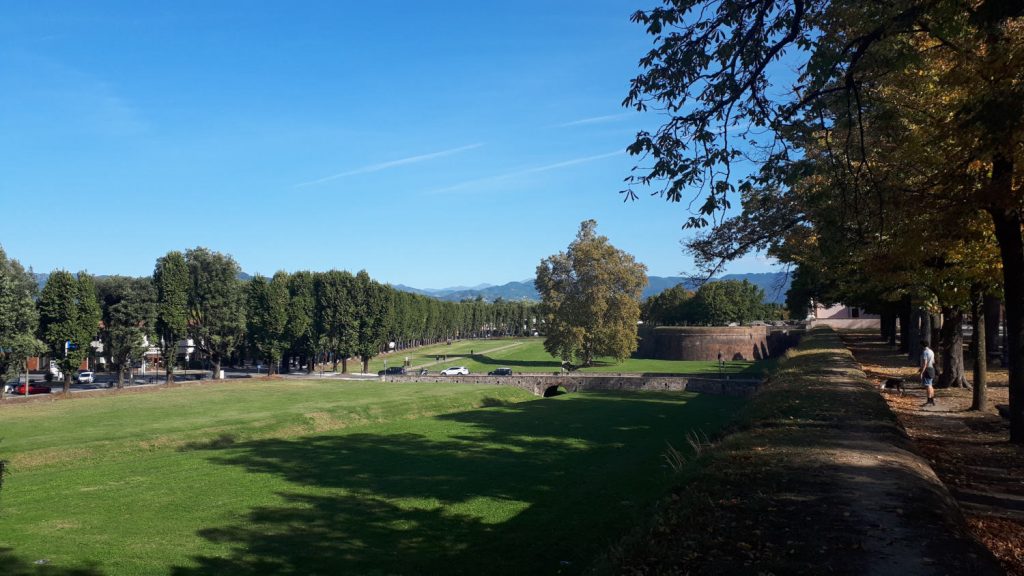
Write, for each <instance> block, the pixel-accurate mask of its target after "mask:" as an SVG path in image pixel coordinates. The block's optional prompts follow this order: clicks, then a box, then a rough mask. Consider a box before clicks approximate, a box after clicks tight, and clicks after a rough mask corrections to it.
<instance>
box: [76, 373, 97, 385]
mask: <svg viewBox="0 0 1024 576" xmlns="http://www.w3.org/2000/svg"><path fill="white" fill-rule="evenodd" d="M95 379H96V378H95V376H94V375H93V373H92V372H90V371H88V370H82V371H81V372H79V373H78V383H79V384H92V383H93V381H95Z"/></svg>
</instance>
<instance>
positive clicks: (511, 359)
mask: <svg viewBox="0 0 1024 576" xmlns="http://www.w3.org/2000/svg"><path fill="white" fill-rule="evenodd" d="M406 356H408V357H409V362H410V364H411V365H412V366H413V368H417V367H421V366H423V367H426V368H427V369H428V370H430V371H431V372H436V371H438V370H441V369H443V368H447V367H448V366H465V367H467V368H469V371H470V373H472V374H486V373H488V372H490V371H491V370H494V369H495V368H499V367H507V368H512V370H514V371H516V372H548V373H551V372H558V371H559V369H560V367H561V362H560V361H559V360H558V359H556V358H554V357H553V356H551V355H550V354H548V353H547V351H545V350H544V339H543V338H495V339H487V340H458V341H454V342H452V343H451V344H445V343H441V344H434V345H432V346H424V347H421V348H415V349H410V350H400V351H397V352H393V353H390V354H385V355H382V356H378V357H376V358H374V359H373V360H371V361H370V371H371V372H373V373H376V372H377V371H379V370H383V369H384V362H385V361H386V362H387V365H388V366H401V365H402V362H404V361H405V357H406ZM439 356H440V357H441V360H440V361H438V360H437V358H438V357H439ZM445 356H447V357H448V359H447V360H444V357H445ZM769 362H773V361H769ZM358 369H359V367H358V366H356V365H353V364H351V363H350V364H349V370H350V371H355V370H358ZM766 369H767V363H766V362H750V361H743V360H736V361H727V362H726V363H725V366H724V367H723V368H720V367H719V366H718V362H717V361H715V360H710V361H685V360H650V359H645V358H627V359H626V360H624V361H623V362H618V363H617V362H615V360H614V359H613V358H598V359H597V360H596V361H595V365H594V366H589V367H587V368H582V369H580V370H579V371H580V372H583V373H588V372H612V373H619V372H621V373H635V374H720V373H721V374H728V375H737V376H749V377H752V378H753V377H759V376H761V375H762V374H763V372H764V371H765V370H766Z"/></svg>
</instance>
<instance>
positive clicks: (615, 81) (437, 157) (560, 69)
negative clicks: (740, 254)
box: [0, 0, 770, 287]
mask: <svg viewBox="0 0 1024 576" xmlns="http://www.w3.org/2000/svg"><path fill="white" fill-rule="evenodd" d="M652 4H653V3H651V2H647V3H644V4H640V5H637V4H632V3H629V2H612V1H598V0H591V1H582V0H579V1H555V0H547V1H532V0H530V1H526V0H524V1H520V2H509V3H492V2H480V1H479V0H476V1H470V2H461V1H448V2H441V3H429V2H419V1H413V0H408V1H378V2H372V3H369V2H349V1H343V0H337V1H324V2H314V1H305V2H303V1H291V2H283V1H282V2H253V1H247V2H229V1H218V2H208V1H175V2H162V3H156V2H138V1H130V2H129V1H126V2H104V1H99V0H90V1H89V2H81V1H64V2H57V1H45V0H41V1H39V2H22V3H12V4H8V5H6V6H5V8H4V12H5V13H4V17H3V18H2V19H0V206H2V211H3V214H4V217H3V219H2V221H0V244H2V245H3V247H4V249H5V250H6V251H7V253H8V255H9V256H11V257H14V258H17V259H19V260H20V261H22V263H24V264H25V265H31V266H33V267H34V268H35V270H36V271H49V270H52V269H57V268H63V269H68V270H71V271H77V270H82V269H85V270H88V271H90V272H92V273H94V274H129V275H147V274H149V273H151V272H152V268H153V264H154V262H155V260H156V258H157V257H159V256H161V255H163V254H165V253H166V252H167V251H169V250H184V249H186V248H190V247H194V246H207V247H209V248H211V249H214V250H218V251H221V252H225V253H229V254H231V255H233V256H234V257H235V259H236V260H237V261H238V262H239V264H241V266H242V268H243V269H244V270H246V271H247V272H250V273H257V272H258V273H262V274H268V275H269V274H273V273H274V272H275V271H276V270H279V269H283V270H287V271H295V270H300V269H311V270H327V269H330V268H338V269H347V270H351V271H357V270H360V269H366V270H367V271H368V272H369V273H370V274H371V275H372V276H373V277H374V278H376V279H378V280H381V281H383V282H389V283H393V284H407V285H411V286H417V287H446V286H454V285H475V284H479V283H491V284H501V283H505V282H508V281H512V280H522V279H525V278H529V277H532V276H533V274H534V270H535V268H536V266H537V264H538V262H539V261H540V260H541V258H543V257H545V256H548V255H550V254H553V253H555V252H558V251H559V250H563V249H564V248H565V247H566V246H567V245H568V243H569V242H570V241H571V240H572V239H573V237H574V236H575V233H576V230H577V228H578V226H579V223H580V222H581V221H582V220H585V219H588V218H593V219H596V220H597V221H598V232H599V233H602V234H604V235H606V236H608V237H609V238H610V240H611V242H612V243H613V244H614V245H616V246H617V247H619V248H621V249H624V250H626V251H628V252H630V253H632V254H633V255H634V256H636V258H637V259H638V260H639V261H641V262H643V263H645V264H646V265H647V266H648V269H649V273H650V274H652V275H658V276H671V275H678V274H680V273H684V272H689V271H692V262H691V260H690V258H689V257H688V256H686V255H685V254H683V252H682V251H681V248H680V244H679V241H680V240H681V239H683V237H684V232H683V231H682V230H681V228H680V226H681V224H682V223H683V222H684V220H685V219H686V217H687V215H688V213H687V211H686V206H685V204H683V205H677V204H669V203H667V202H665V201H664V200H661V199H659V198H650V197H642V198H641V200H640V201H638V202H632V203H623V202H622V198H621V196H620V195H619V194H618V191H619V190H620V189H621V188H622V180H623V178H624V177H625V176H627V175H628V173H629V170H630V168H631V167H632V166H633V164H634V159H631V158H630V157H629V156H628V155H626V154H625V152H624V149H625V148H626V146H627V145H628V144H629V143H630V142H632V138H633V136H634V135H635V133H636V131H637V130H638V129H641V128H654V127H655V126H656V125H657V122H658V121H659V118H658V116H657V115H656V114H654V113H648V114H646V115H640V114H636V113H632V112H630V111H629V110H626V109H623V108H622V107H621V106H620V103H621V101H622V99H623V98H624V96H625V95H626V91H627V88H628V82H629V80H630V78H632V77H633V76H634V75H635V74H636V73H637V71H638V70H637V66H636V63H637V61H638V60H639V58H640V57H641V56H642V55H643V53H644V52H645V51H646V50H647V49H648V48H649V47H650V45H651V40H650V38H649V37H648V36H647V35H646V34H645V33H644V31H643V29H642V27H640V26H638V25H635V24H633V23H631V22H630V21H629V15H630V13H631V12H632V11H633V10H635V9H637V8H644V7H648V6H649V5H652ZM769 269H770V268H769V266H768V264H767V263H766V262H764V261H763V260H762V259H759V258H753V257H752V258H748V259H745V260H743V261H740V262H737V263H735V264H733V265H732V266H730V267H729V269H728V271H730V272H761V271H767V270H769Z"/></svg>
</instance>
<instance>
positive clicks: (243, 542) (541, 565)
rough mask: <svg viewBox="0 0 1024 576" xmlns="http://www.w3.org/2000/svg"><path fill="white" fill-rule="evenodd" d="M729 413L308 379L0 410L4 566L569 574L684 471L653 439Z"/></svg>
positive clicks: (655, 397)
mask: <svg viewBox="0 0 1024 576" xmlns="http://www.w3.org/2000/svg"><path fill="white" fill-rule="evenodd" d="M740 403H741V401H739V400H736V399H730V398H719V397H713V396H701V395H695V394H689V393H672V394H669V393H665V394H658V393H636V394H602V393H580V394H567V395H563V396H560V397H556V398H548V399H535V398H534V397H533V396H530V395H528V394H527V393H525V392H523V391H521V390H518V389H515V388H511V387H494V386H469V385H438V384H429V385H428V384H382V383H379V382H370V383H365V382H361V383H338V382H325V381H316V380H309V381H245V382H230V383H216V384H205V385H194V386H186V387H180V388H170V389H162V390H159V391H154V392H148V393H139V394H124V395H120V396H108V397H94V398H75V399H72V400H64V401H58V402H36V403H28V404H18V405H7V406H4V407H2V408H0V436H2V438H0V457H2V458H4V459H7V460H8V461H9V462H10V474H9V476H8V478H7V482H6V483H5V485H4V487H3V491H2V492H0V574H5V575H6V574H10V575H18V574H34V573H36V572H35V570H34V568H35V565H34V564H33V563H34V562H36V561H39V560H45V561H47V564H46V565H45V566H44V567H43V571H42V572H40V573H45V574H72V573H74V574H109V575H118V574H156V575H160V574H173V575H175V576H193V575H200V574H211V575H212V574H221V575H226V574H232V575H234V574H251V575H256V574H272V573H278V574H395V573H398V574H412V573H423V574H431V573H433V574H436V573H462V574H482V573H488V574H503V573H504V574H553V573H579V572H581V571H583V570H585V569H586V568H587V567H588V565H589V563H590V561H591V560H592V559H593V558H594V557H596V556H598V555H600V554H601V553H602V552H603V551H605V550H606V549H607V548H608V546H609V545H610V544H611V543H613V542H615V541H616V540H617V539H618V538H619V537H620V536H621V535H622V534H623V533H624V532H625V531H627V530H628V529H629V527H630V526H631V525H632V524H633V523H634V522H636V521H637V520H638V519H641V518H644V517H647V516H648V515H649V513H650V506H651V505H652V503H653V502H654V501H655V500H656V499H657V498H658V497H659V496H660V495H662V494H664V493H665V491H666V490H667V488H668V487H669V486H670V485H671V484H672V483H673V482H677V481H678V480H679V479H678V477H673V476H672V474H671V473H670V472H669V470H668V469H667V468H666V467H665V466H664V462H663V459H662V453H663V451H664V450H665V446H666V442H671V443H672V444H673V445H674V446H676V447H677V448H682V447H683V446H685V445H686V442H685V435H686V433H687V431H688V430H690V429H692V428H700V429H702V430H703V431H705V432H706V433H709V434H713V433H714V432H715V431H716V430H718V429H719V428H720V427H721V426H722V425H723V423H724V422H725V421H726V420H727V419H728V418H729V417H730V415H731V414H732V413H733V412H734V411H735V409H736V408H737V407H738V406H739V405H740ZM5 549H6V550H5ZM72 568H80V569H82V570H81V571H77V572H72V571H71V569H72Z"/></svg>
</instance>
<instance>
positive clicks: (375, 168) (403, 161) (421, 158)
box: [292, 144, 483, 188]
mask: <svg viewBox="0 0 1024 576" xmlns="http://www.w3.org/2000/svg"><path fill="white" fill-rule="evenodd" d="M481 146H483V144H470V145H469V146H460V147H458V148H452V149H450V150H442V151H440V152H431V153H429V154H420V155H418V156H409V157H408V158H399V159H398V160H388V161H387V162H381V163H379V164H370V165H368V166H362V167H360V168H356V169H354V170H348V171H346V172H340V173H338V174H332V175H330V176H324V177H323V178H318V179H316V180H310V181H309V182H300V183H298V184H295V185H294V186H292V188H303V187H306V186H315V185H317V184H323V183H324V182H330V181H331V180H337V179H339V178H345V177H348V176H355V175H357V174H368V173H370V172H380V171H381V170H387V169H388V168H395V167H397V166H405V165H407V164H416V163H417V162H426V161H427V160H433V159H435V158H443V157H445V156H451V155H453V154H458V153H460V152H465V151H466V150H472V149H474V148H479V147H481Z"/></svg>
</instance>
